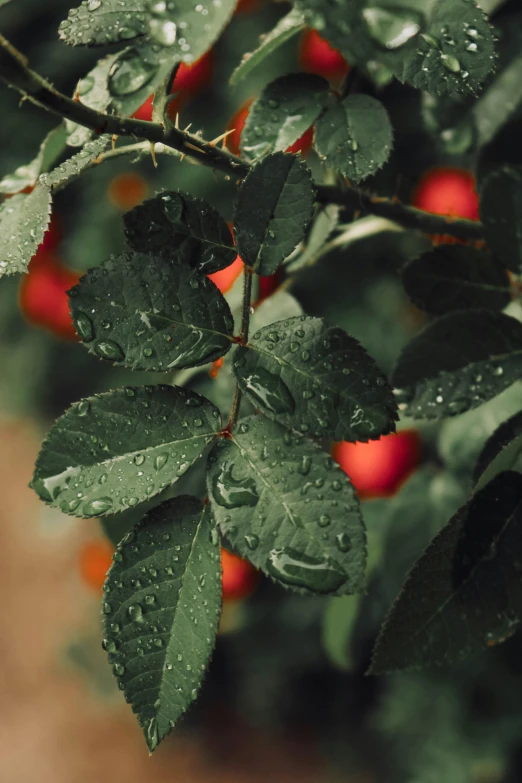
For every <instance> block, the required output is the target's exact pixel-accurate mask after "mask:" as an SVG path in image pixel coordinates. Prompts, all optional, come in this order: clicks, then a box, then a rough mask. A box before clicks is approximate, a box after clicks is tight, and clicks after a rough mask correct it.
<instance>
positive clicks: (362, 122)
mask: <svg viewBox="0 0 522 783" xmlns="http://www.w3.org/2000/svg"><path fill="white" fill-rule="evenodd" d="M314 146H315V149H316V150H317V153H318V154H319V157H320V158H321V159H322V160H323V161H324V162H325V163H326V165H327V166H329V167H331V168H334V169H336V170H338V171H340V172H341V174H343V175H344V176H345V177H349V178H350V179H353V180H354V181H355V182H360V181H361V180H362V179H364V178H365V177H368V176H369V175H370V174H374V173H375V172H376V171H377V170H378V169H380V168H381V166H383V165H384V164H385V163H386V161H387V160H388V158H389V156H390V152H391V149H392V146H393V129H392V126H391V123H390V119H389V117H388V112H387V111H386V109H385V108H384V106H383V105H382V103H380V102H379V101H377V100H376V99H375V98H372V97H371V96H369V95H349V96H348V97H347V98H344V100H342V101H339V102H338V103H336V104H335V105H333V106H331V107H330V108H328V109H327V110H326V111H325V113H324V114H323V115H321V117H319V119H318V120H317V124H316V126H315V138H314Z"/></svg>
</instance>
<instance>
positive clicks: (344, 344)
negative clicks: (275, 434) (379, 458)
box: [234, 316, 397, 441]
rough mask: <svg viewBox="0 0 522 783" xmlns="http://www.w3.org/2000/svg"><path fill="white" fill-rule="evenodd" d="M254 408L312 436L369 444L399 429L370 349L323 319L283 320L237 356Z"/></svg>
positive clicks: (240, 376)
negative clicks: (396, 426)
mask: <svg viewBox="0 0 522 783" xmlns="http://www.w3.org/2000/svg"><path fill="white" fill-rule="evenodd" d="M234 372H235V374H236V377H237V379H238V382H239V384H240V386H241V388H242V389H243V391H245V392H246V393H247V394H248V395H249V397H250V398H251V400H252V401H253V402H254V404H255V405H256V406H257V407H260V408H261V409H262V410H263V411H265V412H267V413H269V414H270V415H271V416H273V417H275V418H276V419H277V420H278V421H280V422H281V423H282V424H284V425H285V426H286V427H290V428H292V429H295V430H297V431H298V432H302V433H305V434H306V435H309V436H310V437H317V438H331V439H333V440H336V441H341V440H351V441H357V440H359V441H367V440H373V439H376V438H379V437H380V436H381V435H384V434H387V433H389V432H394V431H395V421H396V419H397V407H396V403H395V399H394V396H393V393H392V390H391V387H390V386H389V384H388V382H387V381H386V378H385V377H384V375H383V374H382V373H381V371H380V370H379V368H378V367H377V365H376V364H375V363H374V361H373V359H371V358H370V357H369V356H368V354H367V353H366V351H365V350H364V348H362V346H361V345H360V344H359V343H358V342H357V340H355V339H354V338H353V337H350V336H349V335H348V334H346V332H344V331H343V330H342V329H339V328H337V327H332V326H327V325H326V324H325V322H324V321H323V320H322V319H320V318H311V317H309V316H300V317H296V318H288V319H287V320H285V321H277V322H276V323H272V324H270V325H269V326H265V327H264V328H263V329H261V330H260V331H259V332H256V333H255V334H254V335H253V336H252V338H251V339H250V340H249V344H248V347H245V348H238V349H237V350H236V353H235V354H234Z"/></svg>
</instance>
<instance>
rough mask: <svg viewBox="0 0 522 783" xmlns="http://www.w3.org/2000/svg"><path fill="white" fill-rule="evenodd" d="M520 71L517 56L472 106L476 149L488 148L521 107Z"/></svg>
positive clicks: (521, 66) (521, 65)
mask: <svg viewBox="0 0 522 783" xmlns="http://www.w3.org/2000/svg"><path fill="white" fill-rule="evenodd" d="M519 45H520V44H519ZM517 49H518V47H517ZM521 68H522V55H520V54H518V52H517V56H516V57H514V58H513V60H512V61H511V62H510V63H509V64H508V65H507V66H506V67H505V68H504V69H503V70H502V71H501V73H500V74H499V75H498V76H497V77H496V78H495V80H494V81H493V82H492V84H491V85H490V86H489V87H488V89H487V90H485V92H484V94H483V95H481V97H480V98H479V100H478V101H476V102H475V103H474V104H473V107H472V109H471V115H472V117H473V120H474V124H475V128H476V130H477V145H478V147H483V146H484V145H486V144H488V143H489V142H490V141H491V140H492V139H493V138H494V136H495V135H496V134H497V132H498V131H499V130H500V129H501V128H502V127H503V126H504V125H505V124H506V123H507V122H508V120H509V119H510V118H511V116H512V115H513V114H514V112H515V110H516V109H517V108H518V106H520V103H521V102H522V79H521V78H520V71H521Z"/></svg>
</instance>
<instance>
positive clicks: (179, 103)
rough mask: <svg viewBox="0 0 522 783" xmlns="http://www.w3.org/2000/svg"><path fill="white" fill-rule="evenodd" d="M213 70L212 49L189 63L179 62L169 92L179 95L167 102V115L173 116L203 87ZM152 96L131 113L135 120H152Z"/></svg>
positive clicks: (207, 82) (208, 80)
mask: <svg viewBox="0 0 522 783" xmlns="http://www.w3.org/2000/svg"><path fill="white" fill-rule="evenodd" d="M213 72H214V53H213V51H212V50H210V51H208V52H206V53H205V54H204V55H203V57H200V58H199V60H196V62H195V63H192V64H191V65H186V64H185V63H181V65H180V66H179V69H178V72H177V74H176V78H175V79H174V84H173V86H172V90H171V92H172V93H174V92H178V93H179V95H178V96H177V98H175V99H174V100H173V101H171V102H170V104H169V116H170V117H172V118H174V117H175V115H176V113H177V112H179V111H181V109H182V108H184V107H185V106H186V104H187V102H188V101H189V100H190V98H192V97H194V96H195V95H197V94H198V93H200V92H201V91H202V90H203V88H204V87H206V86H207V85H208V84H209V83H210V81H211V79H212V74H213ZM152 98H153V96H152V95H150V96H149V97H148V98H147V100H146V101H145V103H144V104H143V105H142V106H140V108H139V109H138V110H137V111H136V112H135V113H134V114H133V115H132V116H133V117H134V118H135V119H136V120H146V121H148V122H150V121H151V120H152Z"/></svg>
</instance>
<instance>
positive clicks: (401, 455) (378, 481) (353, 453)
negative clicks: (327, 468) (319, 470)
mask: <svg viewBox="0 0 522 783" xmlns="http://www.w3.org/2000/svg"><path fill="white" fill-rule="evenodd" d="M332 456H333V458H334V459H335V460H336V462H338V463H339V465H340V466H341V468H342V469H343V470H344V472H345V473H346V474H347V475H348V476H349V477H350V479H351V482H352V484H353V485H354V487H355V489H356V490H357V492H358V494H359V496H360V497H362V498H365V497H366V498H368V497H386V496H388V495H393V494H395V492H396V491H397V490H398V489H399V487H400V486H401V484H403V482H404V481H405V480H406V479H407V478H408V476H410V474H411V473H412V472H413V470H414V469H415V468H416V467H417V465H418V464H419V461H420V457H421V439H420V436H419V433H418V432H417V430H401V431H400V432H398V433H397V434H396V435H395V434H392V435H383V436H382V437H381V438H380V439H379V440H372V441H370V442H369V443H349V442H348V441H342V442H341V443H336V444H335V446H334V448H333V451H332Z"/></svg>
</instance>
